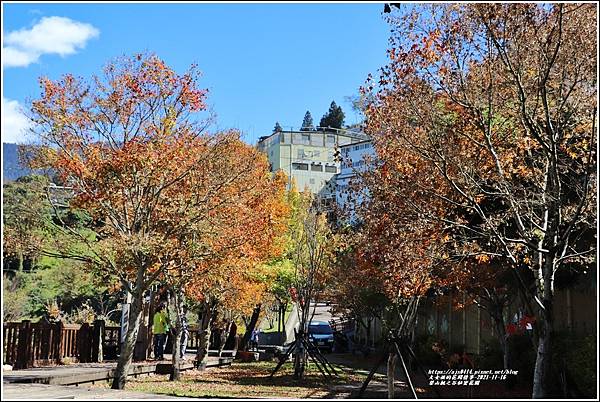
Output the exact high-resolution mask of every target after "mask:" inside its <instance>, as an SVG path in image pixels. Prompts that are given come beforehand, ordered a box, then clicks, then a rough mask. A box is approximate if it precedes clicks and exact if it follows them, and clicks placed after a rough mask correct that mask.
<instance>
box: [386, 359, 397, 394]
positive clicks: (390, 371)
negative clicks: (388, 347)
mask: <svg viewBox="0 0 600 402" xmlns="http://www.w3.org/2000/svg"><path fill="white" fill-rule="evenodd" d="M397 360H398V356H397V355H396V354H395V353H394V352H390V354H389V355H388V361H387V388H388V399H394V391H395V386H394V380H395V376H396V361H397Z"/></svg>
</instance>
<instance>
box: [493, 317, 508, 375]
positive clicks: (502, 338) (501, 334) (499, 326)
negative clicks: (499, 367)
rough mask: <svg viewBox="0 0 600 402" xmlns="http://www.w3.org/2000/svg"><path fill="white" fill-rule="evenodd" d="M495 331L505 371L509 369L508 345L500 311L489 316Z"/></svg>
mask: <svg viewBox="0 0 600 402" xmlns="http://www.w3.org/2000/svg"><path fill="white" fill-rule="evenodd" d="M490 315H491V318H492V320H493V321H494V324H495V326H496V331H497V332H498V341H499V342H500V347H501V348H502V361H503V365H504V368H505V369H509V368H510V343H509V342H508V335H507V333H506V327H505V325H504V318H503V316H502V309H500V311H499V312H497V313H496V314H490Z"/></svg>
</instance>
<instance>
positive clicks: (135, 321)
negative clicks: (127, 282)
mask: <svg viewBox="0 0 600 402" xmlns="http://www.w3.org/2000/svg"><path fill="white" fill-rule="evenodd" d="M142 292H143V291H142V290H141V289H139V288H136V289H135V290H134V292H133V293H132V303H131V309H130V310H129V324H128V326H127V335H126V336H125V342H124V343H123V349H122V350H121V353H120V355H119V361H118V362H117V368H116V370H115V374H114V377H113V383H112V389H123V388H124V387H125V383H126V382H127V374H128V373H129V368H130V367H131V361H132V359H133V352H134V350H135V343H136V341H137V336H138V332H139V329H140V322H141V318H142V301H143V300H142V299H143V298H142Z"/></svg>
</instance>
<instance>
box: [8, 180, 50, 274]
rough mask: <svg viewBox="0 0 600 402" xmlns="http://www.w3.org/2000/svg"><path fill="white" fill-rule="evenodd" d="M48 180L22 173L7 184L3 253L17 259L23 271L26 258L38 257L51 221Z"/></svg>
mask: <svg viewBox="0 0 600 402" xmlns="http://www.w3.org/2000/svg"><path fill="white" fill-rule="evenodd" d="M48 185H49V181H48V179H47V178H46V177H44V176H39V175H31V176H23V177H20V178H19V179H17V180H16V181H14V182H10V183H7V184H5V185H4V189H3V200H2V209H3V223H4V230H3V241H4V249H3V252H4V255H5V256H6V257H9V259H10V257H13V258H16V260H17V270H18V271H19V272H21V271H23V266H24V263H25V260H29V261H30V262H31V261H32V260H33V259H35V258H36V257H37V256H38V251H39V249H40V243H41V242H42V241H43V239H44V237H45V228H46V226H47V224H48V223H49V221H50V219H51V218H50V210H51V208H50V203H49V202H48V199H47V197H46V187H47V186H48Z"/></svg>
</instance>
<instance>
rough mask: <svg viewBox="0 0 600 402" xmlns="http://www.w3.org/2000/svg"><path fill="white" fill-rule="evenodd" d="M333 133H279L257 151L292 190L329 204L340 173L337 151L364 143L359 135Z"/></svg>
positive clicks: (261, 141)
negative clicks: (309, 193) (264, 156)
mask: <svg viewBox="0 0 600 402" xmlns="http://www.w3.org/2000/svg"><path fill="white" fill-rule="evenodd" d="M331 130H335V131H279V132H275V133H273V134H271V135H268V136H264V137H261V138H260V139H259V141H258V149H259V150H261V151H262V152H265V153H266V154H267V156H268V158H269V162H270V163H271V171H273V172H275V171H277V170H279V169H281V170H283V171H284V172H285V173H286V174H287V176H288V178H289V185H290V186H291V183H292V180H294V181H295V182H296V186H297V188H298V190H300V191H304V190H305V189H308V191H310V192H312V193H313V194H316V195H318V196H319V197H320V198H321V199H322V200H326V201H328V202H332V201H334V200H335V198H336V187H335V176H336V175H337V174H338V173H339V172H340V161H339V158H338V151H339V148H340V147H341V146H344V145H348V144H353V143H357V142H360V141H364V140H365V139H366V138H367V137H366V136H365V135H364V134H362V133H359V132H353V131H348V130H343V129H331Z"/></svg>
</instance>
